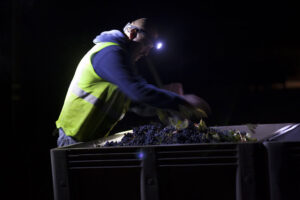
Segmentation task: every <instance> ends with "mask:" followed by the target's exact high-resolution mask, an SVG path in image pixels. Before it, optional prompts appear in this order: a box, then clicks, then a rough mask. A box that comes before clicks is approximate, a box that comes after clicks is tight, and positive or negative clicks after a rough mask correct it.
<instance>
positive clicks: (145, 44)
mask: <svg viewBox="0 0 300 200" xmlns="http://www.w3.org/2000/svg"><path fill="white" fill-rule="evenodd" d="M124 34H125V35H126V36H127V38H128V39H129V40H130V41H131V51H132V59H133V61H134V62H136V61H137V60H139V59H140V58H141V57H143V56H147V55H148V54H149V52H150V50H151V49H152V48H153V46H154V40H155V39H156V38H157V31H156V28H155V25H154V23H153V22H151V21H150V20H149V19H147V18H141V19H137V20H135V21H133V22H131V23H128V24H127V25H126V26H125V27H124Z"/></svg>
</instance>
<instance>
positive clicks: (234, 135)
mask: <svg viewBox="0 0 300 200" xmlns="http://www.w3.org/2000/svg"><path fill="white" fill-rule="evenodd" d="M201 123H202V122H200V123H199V124H193V123H189V124H188V125H187V127H185V128H180V129H178V128H176V126H172V125H168V126H164V125H162V124H159V123H158V124H147V125H142V126H139V127H135V128H133V133H127V134H125V135H124V137H123V138H122V140H121V141H120V142H113V141H112V142H106V143H105V145H104V146H141V145H162V144H191V143H220V142H248V141H256V139H254V138H251V137H250V135H249V134H248V133H246V132H240V131H238V130H219V129H214V128H208V127H206V126H203V124H201Z"/></svg>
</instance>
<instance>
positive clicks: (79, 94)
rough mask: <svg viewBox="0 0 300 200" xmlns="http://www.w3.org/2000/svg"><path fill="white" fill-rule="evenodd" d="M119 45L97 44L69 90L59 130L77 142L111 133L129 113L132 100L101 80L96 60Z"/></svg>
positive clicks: (59, 121) (83, 63)
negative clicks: (98, 53) (94, 66)
mask: <svg viewBox="0 0 300 200" xmlns="http://www.w3.org/2000/svg"><path fill="white" fill-rule="evenodd" d="M111 45H118V44H116V43H113V42H103V43H97V44H96V45H95V46H94V47H93V48H92V49H91V50H90V51H89V52H88V53H87V54H86V55H85V56H84V57H83V58H82V60H81V61H80V63H79V65H78V67H77V69H76V72H75V75H74V77H73V80H72V82H71V84H70V87H69V89H68V92H67V95H66V99H65V101H64V105H63V108H62V111H61V113H60V116H59V118H58V120H57V121H56V127H57V128H62V129H63V130H64V132H65V134H66V135H68V136H72V137H74V138H75V139H76V140H77V141H81V142H86V141H90V140H94V139H97V138H100V137H103V136H106V135H108V134H109V132H110V131H111V129H112V128H113V127H114V126H115V125H116V124H117V122H118V121H119V120H120V119H121V118H122V117H123V116H124V114H125V112H126V111H127V110H128V107H129V104H130V100H129V99H128V98H127V97H126V96H125V95H124V94H123V93H122V92H121V91H120V90H119V89H118V86H117V85H114V84H112V83H110V82H108V81H106V80H104V79H103V78H101V77H99V76H98V75H97V74H96V72H95V70H94V68H93V66H92V57H93V55H94V54H96V53H97V52H99V51H101V49H103V48H105V47H107V46H111Z"/></svg>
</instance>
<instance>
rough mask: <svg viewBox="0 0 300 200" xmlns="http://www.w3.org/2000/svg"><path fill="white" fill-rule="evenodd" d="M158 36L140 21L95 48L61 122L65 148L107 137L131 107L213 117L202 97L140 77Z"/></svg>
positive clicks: (61, 140) (61, 141) (84, 60)
mask: <svg viewBox="0 0 300 200" xmlns="http://www.w3.org/2000/svg"><path fill="white" fill-rule="evenodd" d="M157 35H158V34H157V30H156V28H155V24H154V23H153V22H151V20H149V19H148V18H140V19H137V20H135V21H133V22H131V23H128V24H127V25H126V26H125V27H124V29H123V31H119V30H111V31H105V32H102V33H101V34H100V35H98V36H97V37H96V38H95V39H94V40H93V42H94V43H95V45H94V46H93V47H92V48H91V49H90V50H89V51H88V52H87V53H86V54H85V56H84V57H83V58H82V60H81V61H80V63H79V64H78V66H77V69H76V72H75V75H74V77H73V80H72V82H71V84H70V86H69V89H68V91H67V94H66V98H65V101H64V104H63V107H62V110H61V113H60V115H59V118H58V120H57V121H56V127H57V130H58V132H59V137H58V140H57V145H58V146H59V147H61V146H66V145H70V144H74V143H78V142H87V141H91V140H95V139H98V138H101V137H104V136H107V135H108V134H109V133H110V131H111V130H112V128H113V127H114V126H115V125H116V124H117V123H118V121H119V120H121V119H122V117H123V116H124V114H125V113H126V111H128V109H129V106H130V102H131V101H133V102H140V103H145V104H147V105H150V106H153V107H156V108H159V109H161V110H169V111H174V112H173V113H179V114H183V113H186V111H187V110H194V108H201V109H202V110H203V111H206V112H208V110H209V109H208V107H209V106H208V104H207V103H206V102H205V101H204V100H203V99H201V98H200V97H198V96H196V95H193V94H190V95H184V94H183V95H182V94H181V95H179V94H176V93H175V92H171V91H169V90H165V89H161V88H158V87H156V86H154V85H151V84H149V83H147V82H146V81H145V79H143V78H142V77H140V76H138V75H137V74H136V73H135V70H134V63H136V62H137V61H138V60H139V59H140V58H142V57H144V56H147V55H148V54H149V52H150V50H151V49H152V48H153V46H154V42H155V39H156V38H157ZM173 90H174V88H173ZM175 90H176V89H175Z"/></svg>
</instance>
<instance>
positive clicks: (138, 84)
mask: <svg viewBox="0 0 300 200" xmlns="http://www.w3.org/2000/svg"><path fill="white" fill-rule="evenodd" d="M127 60H128V59H127V57H126V55H125V52H124V51H123V50H122V49H121V47H120V46H109V47H106V48H104V49H102V50H101V51H100V52H98V53H97V54H95V55H94V57H93V58H92V64H93V67H94V69H95V72H96V73H97V74H98V75H99V76H100V77H101V78H103V79H105V80H107V81H109V82H111V83H113V84H115V85H117V86H118V87H119V89H120V90H121V91H122V92H123V93H124V94H125V95H126V96H128V98H130V99H131V100H132V101H136V102H141V103H146V104H149V105H151V106H154V107H158V108H167V109H174V110H177V109H178V105H179V104H187V102H186V101H185V100H184V99H183V98H182V97H180V96H179V95H177V94H176V93H173V92H170V91H167V90H164V89H159V88H157V87H155V86H154V85H151V84H148V83H147V82H146V81H145V79H143V78H141V77H140V76H137V75H135V74H134V73H133V72H132V70H131V68H130V65H129V62H128V61H127Z"/></svg>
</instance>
